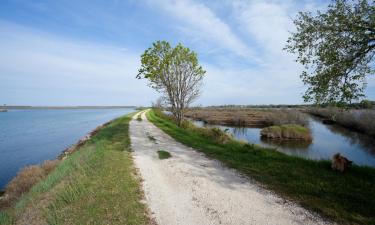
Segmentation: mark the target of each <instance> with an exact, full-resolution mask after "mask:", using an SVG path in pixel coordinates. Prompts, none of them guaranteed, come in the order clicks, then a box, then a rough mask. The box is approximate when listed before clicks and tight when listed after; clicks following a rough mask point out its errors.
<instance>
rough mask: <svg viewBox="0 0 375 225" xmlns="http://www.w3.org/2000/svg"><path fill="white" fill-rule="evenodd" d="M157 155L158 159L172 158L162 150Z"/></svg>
mask: <svg viewBox="0 0 375 225" xmlns="http://www.w3.org/2000/svg"><path fill="white" fill-rule="evenodd" d="M158 155H159V159H168V158H170V157H172V155H171V153H169V152H167V151H164V150H159V151H158Z"/></svg>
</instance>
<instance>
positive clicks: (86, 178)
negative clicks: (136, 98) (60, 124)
mask: <svg viewBox="0 0 375 225" xmlns="http://www.w3.org/2000/svg"><path fill="white" fill-rule="evenodd" d="M130 120H131V116H124V117H121V118H118V119H116V120H114V121H112V122H110V123H108V124H105V125H103V126H101V127H100V128H98V129H96V130H95V131H93V132H92V133H91V134H90V135H89V136H86V137H85V138H84V139H83V140H81V141H80V142H78V143H77V144H76V145H75V146H74V147H72V148H70V149H68V150H67V151H65V152H64V154H63V155H61V156H60V157H59V158H61V159H64V160H61V161H60V163H59V164H58V165H57V166H56V168H55V169H54V170H52V172H50V173H49V175H48V176H46V177H45V178H43V179H42V180H40V181H39V182H37V183H36V184H35V185H34V186H33V187H32V188H31V189H30V191H28V192H25V193H24V194H23V195H22V197H20V198H19V199H18V201H16V202H13V203H12V204H11V205H9V206H7V207H5V208H2V209H1V212H0V224H90V223H93V222H98V221H100V223H101V224H148V223H149V222H150V220H149V218H148V213H147V211H146V206H145V205H144V204H142V203H141V202H140V201H141V199H142V191H141V189H140V179H139V178H138V176H137V172H136V169H135V168H134V165H133V161H132V156H131V153H130V151H131V149H130V140H129V135H128V129H129V121H130Z"/></svg>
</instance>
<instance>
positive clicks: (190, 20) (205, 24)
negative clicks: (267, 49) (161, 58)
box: [148, 0, 258, 61]
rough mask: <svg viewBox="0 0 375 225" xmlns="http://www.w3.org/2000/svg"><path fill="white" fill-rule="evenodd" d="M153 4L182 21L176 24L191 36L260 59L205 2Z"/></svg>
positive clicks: (174, 0) (168, 0) (175, 0)
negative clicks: (181, 24) (180, 23)
mask: <svg viewBox="0 0 375 225" xmlns="http://www.w3.org/2000/svg"><path fill="white" fill-rule="evenodd" d="M148 2H149V4H151V5H152V6H157V7H158V9H161V10H163V11H164V12H167V13H168V15H170V16H172V17H174V18H176V19H177V20H178V21H180V22H182V23H183V25H184V26H176V27H177V28H178V29H179V30H180V31H183V32H184V33H185V34H186V35H188V36H189V37H192V38H193V39H195V40H200V41H203V42H204V44H205V45H210V46H211V49H215V48H216V49H217V48H223V49H226V50H230V51H231V52H233V53H235V54H236V55H238V56H241V57H244V58H246V59H250V60H254V61H258V59H257V58H256V57H255V55H254V52H253V51H252V50H251V49H250V48H248V46H247V45H246V44H245V43H244V42H243V41H242V40H241V39H240V38H239V37H238V36H236V34H235V33H234V32H233V31H232V29H231V28H230V26H228V25H227V24H226V23H225V22H224V21H223V20H221V19H220V18H219V17H218V16H216V15H215V13H214V12H213V11H212V10H211V9H210V8H208V7H207V6H206V5H204V4H203V3H200V2H197V1H192V0H157V1H153V0H150V1H148Z"/></svg>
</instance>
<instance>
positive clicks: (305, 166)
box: [147, 110, 375, 224]
mask: <svg viewBox="0 0 375 225" xmlns="http://www.w3.org/2000/svg"><path fill="white" fill-rule="evenodd" d="M147 117H148V119H149V120H150V121H151V122H153V123H154V124H155V125H156V126H158V127H159V128H160V129H162V130H163V131H164V132H166V133H167V134H169V135H170V136H172V137H173V138H174V139H175V140H177V141H179V142H181V143H183V144H185V145H187V146H190V147H193V148H195V149H197V150H200V151H202V152H204V153H205V154H206V155H207V156H209V157H212V158H216V159H218V160H220V161H222V162H223V163H224V164H226V165H227V166H228V167H231V168H235V169H237V170H238V171H240V172H242V173H243V174H245V175H247V176H249V177H251V178H253V179H255V180H256V181H258V182H259V183H260V184H262V185H264V187H266V188H267V189H270V190H273V191H275V192H276V193H278V194H279V195H281V196H283V197H285V198H287V199H290V200H292V201H294V202H297V203H299V204H301V205H302V206H303V207H305V208H307V209H310V210H312V211H314V212H317V213H319V214H320V215H322V216H324V217H325V218H328V219H331V220H334V221H336V222H338V223H339V224H375V189H374V187H375V169H374V168H370V167H359V166H353V167H351V168H350V169H349V170H348V171H346V172H345V173H339V172H335V171H332V170H331V168H330V162H329V161H314V160H306V159H302V158H298V157H293V156H288V155H285V154H283V153H280V152H277V151H275V150H272V149H265V148H262V147H259V146H257V145H253V144H245V143H241V142H238V141H233V140H232V141H229V142H227V143H226V144H220V143H218V142H217V141H214V140H212V139H209V138H207V137H205V136H203V135H202V134H201V133H200V130H199V129H194V128H186V129H184V128H180V127H178V126H176V124H175V123H173V122H172V121H171V120H169V119H168V118H167V117H166V116H165V115H161V114H160V112H157V111H154V110H152V111H149V112H148V113H147Z"/></svg>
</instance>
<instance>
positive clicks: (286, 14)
mask: <svg viewBox="0 0 375 225" xmlns="http://www.w3.org/2000/svg"><path fill="white" fill-rule="evenodd" d="M0 4H1V7H0V104H8V105H148V104H150V102H151V101H154V100H155V99H156V98H157V96H158V94H157V93H156V92H154V91H153V90H152V89H150V88H149V87H147V86H146V82H145V81H143V80H137V79H135V76H136V74H137V70H138V68H139V64H140V62H139V61H140V55H141V54H142V52H143V51H144V50H145V49H146V48H148V47H149V46H150V45H151V43H152V42H154V41H156V40H167V41H169V42H171V43H173V44H176V43H182V44H184V45H185V46H188V47H190V48H191V49H193V50H194V51H196V52H197V53H198V56H199V59H200V62H201V64H202V65H203V67H204V68H205V69H206V70H207V76H206V78H205V85H204V87H203V93H202V96H201V97H200V99H199V100H197V102H196V103H195V104H202V105H218V104H294V103H302V98H301V94H302V93H303V91H304V90H305V87H304V86H303V84H302V82H301V81H300V79H299V74H300V72H301V69H302V68H301V66H300V65H299V64H297V63H295V62H294V59H295V56H294V55H290V54H288V53H286V52H284V51H282V48H283V46H284V45H285V41H286V39H287V37H288V35H289V33H288V32H289V31H293V29H294V27H293V24H292V19H291V18H294V17H295V15H296V13H297V12H298V11H304V10H310V11H315V10H318V9H324V8H325V6H326V5H327V1H312V0H305V1H297V0H296V1H292V0H280V1H277V0H269V1H258V0H248V1H242V0H233V1H229V0H218V1H198V0H178V1H173V0H138V1H137V0H128V1H125V0H123V1H121V0H108V1H104V0H103V1H99V0H85V1H78V0H75V1H73V0H60V1H55V0H45V1H38V0H35V1H29V0H2V1H1V3H0ZM367 81H368V88H367V90H366V94H367V96H368V97H369V98H371V99H375V79H374V78H369V79H368V80H367Z"/></svg>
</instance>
